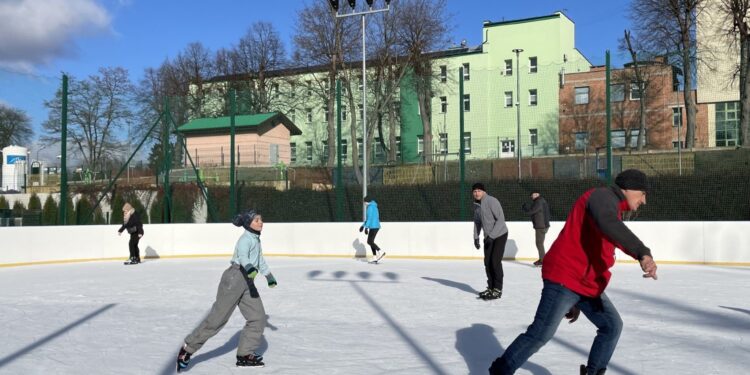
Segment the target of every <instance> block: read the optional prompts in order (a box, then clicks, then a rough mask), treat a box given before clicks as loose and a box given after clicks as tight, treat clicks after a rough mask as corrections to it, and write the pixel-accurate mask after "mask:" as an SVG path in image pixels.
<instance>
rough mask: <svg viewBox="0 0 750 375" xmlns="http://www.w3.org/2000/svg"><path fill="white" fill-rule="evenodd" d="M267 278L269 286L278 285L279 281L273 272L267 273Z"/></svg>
mask: <svg viewBox="0 0 750 375" xmlns="http://www.w3.org/2000/svg"><path fill="white" fill-rule="evenodd" d="M266 280H267V281H268V287H269V288H275V287H276V285H278V283H277V282H276V278H275V277H273V274H272V273H270V272H269V273H268V275H266Z"/></svg>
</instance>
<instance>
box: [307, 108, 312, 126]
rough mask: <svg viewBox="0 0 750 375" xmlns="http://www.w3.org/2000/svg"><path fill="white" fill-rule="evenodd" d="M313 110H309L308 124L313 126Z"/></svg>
mask: <svg viewBox="0 0 750 375" xmlns="http://www.w3.org/2000/svg"><path fill="white" fill-rule="evenodd" d="M312 117H313V116H312V108H308V109H307V123H308V124H312Z"/></svg>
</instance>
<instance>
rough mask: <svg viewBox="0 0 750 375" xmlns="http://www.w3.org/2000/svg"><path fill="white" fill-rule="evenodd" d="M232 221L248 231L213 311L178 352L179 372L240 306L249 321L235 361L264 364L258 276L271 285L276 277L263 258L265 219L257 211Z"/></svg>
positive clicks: (237, 247) (223, 278)
mask: <svg viewBox="0 0 750 375" xmlns="http://www.w3.org/2000/svg"><path fill="white" fill-rule="evenodd" d="M232 224H234V225H235V226H238V227H243V228H245V231H244V232H243V233H242V236H240V238H239V240H237V244H236V245H235V247H234V255H233V256H232V260H231V262H230V263H231V264H230V266H229V268H227V269H226V271H224V273H223V274H222V276H221V281H220V283H219V288H218V291H217V293H216V302H214V304H213V306H212V307H211V311H210V312H209V314H208V316H206V318H205V319H203V322H201V324H200V325H199V326H198V327H197V328H196V329H195V330H193V332H192V333H191V334H189V335H188V336H187V337H186V338H185V343H184V344H183V345H182V348H180V352H179V354H178V355H177V372H180V371H182V370H184V369H185V368H187V366H188V364H189V363H190V357H191V356H192V355H193V354H194V353H195V352H197V351H198V350H200V348H201V347H202V346H203V344H205V343H206V341H208V339H209V338H211V337H213V336H214V335H216V334H217V333H218V332H219V331H220V330H221V329H222V328H223V327H224V325H225V324H226V323H227V321H229V318H230V317H231V316H232V313H233V312H234V309H235V307H238V306H239V308H240V312H241V313H242V316H243V317H245V320H247V323H246V324H245V327H244V328H243V329H242V332H241V334H240V342H239V345H238V347H237V363H236V364H237V366H240V367H263V366H264V365H265V364H264V363H263V357H262V356H261V355H260V354H259V353H257V352H256V350H257V349H258V347H259V346H260V342H261V336H263V330H264V329H265V328H266V312H265V309H264V308H263V301H261V299H260V295H259V294H258V290H257V288H256V287H255V277H256V276H257V275H258V273H261V274H263V275H265V277H266V280H267V282H268V286H269V287H271V288H273V287H275V286H276V279H275V278H274V277H273V274H271V271H270V270H269V268H268V265H267V264H266V261H265V259H263V250H262V248H261V245H260V232H261V230H262V229H263V218H262V217H261V215H260V214H258V213H257V212H255V211H246V212H243V213H241V214H239V215H237V216H236V217H235V218H234V220H232Z"/></svg>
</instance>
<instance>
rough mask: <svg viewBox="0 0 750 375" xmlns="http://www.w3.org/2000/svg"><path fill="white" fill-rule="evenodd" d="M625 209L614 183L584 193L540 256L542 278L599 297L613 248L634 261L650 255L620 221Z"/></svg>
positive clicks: (618, 189) (613, 260) (647, 249)
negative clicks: (551, 242)
mask: <svg viewBox="0 0 750 375" xmlns="http://www.w3.org/2000/svg"><path fill="white" fill-rule="evenodd" d="M628 210H629V207H628V203H627V201H626V200H625V196H624V195H623V193H622V191H621V190H620V188H618V187H616V186H613V187H604V188H596V189H591V190H589V191H587V192H586V193H584V194H583V195H582V196H581V197H580V198H578V200H577V201H576V202H575V204H574V205H573V209H572V210H571V211H570V214H569V215H568V219H567V220H566V221H565V226H564V227H563V229H562V231H561V232H560V235H559V236H558V237H557V239H556V240H555V242H554V243H553V244H552V247H551V248H550V250H549V252H547V255H545V256H544V263H543V265H542V278H543V279H545V280H549V281H552V282H555V283H559V284H562V285H563V286H565V287H566V288H568V289H570V290H572V291H574V292H576V293H578V294H580V295H583V296H586V297H598V296H600V295H601V294H602V293H603V292H604V289H605V288H606V287H607V284H608V283H609V278H610V276H611V273H610V272H609V268H610V267H612V266H613V265H614V264H615V247H618V248H620V249H621V250H623V251H624V252H625V253H627V254H628V255H630V256H631V257H633V258H635V259H638V260H640V259H641V258H642V257H643V256H644V255H649V256H650V255H651V250H649V248H647V247H646V246H644V245H643V243H642V242H641V241H640V240H639V239H638V237H636V236H635V235H634V234H633V232H631V231H630V229H628V227H627V226H625V224H624V223H623V222H622V212H623V211H628Z"/></svg>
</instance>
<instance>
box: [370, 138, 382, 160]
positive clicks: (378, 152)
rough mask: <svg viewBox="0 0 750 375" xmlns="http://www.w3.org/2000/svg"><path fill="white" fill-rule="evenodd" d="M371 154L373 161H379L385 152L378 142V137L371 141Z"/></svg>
mask: <svg viewBox="0 0 750 375" xmlns="http://www.w3.org/2000/svg"><path fill="white" fill-rule="evenodd" d="M372 153H373V155H374V157H375V160H380V159H381V158H383V155H384V154H385V152H384V150H383V144H382V143H381V142H380V137H375V139H374V140H373V142H372Z"/></svg>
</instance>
